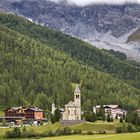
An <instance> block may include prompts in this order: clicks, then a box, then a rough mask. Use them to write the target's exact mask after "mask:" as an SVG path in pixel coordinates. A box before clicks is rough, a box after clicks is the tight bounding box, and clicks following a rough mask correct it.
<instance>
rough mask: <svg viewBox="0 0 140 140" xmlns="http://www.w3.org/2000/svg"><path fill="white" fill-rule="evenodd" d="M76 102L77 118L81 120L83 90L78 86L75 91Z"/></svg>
mask: <svg viewBox="0 0 140 140" xmlns="http://www.w3.org/2000/svg"><path fill="white" fill-rule="evenodd" d="M74 103H75V105H76V120H81V91H80V88H79V87H78V86H77V87H76V89H75V91H74Z"/></svg>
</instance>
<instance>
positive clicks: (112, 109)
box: [93, 105, 127, 118]
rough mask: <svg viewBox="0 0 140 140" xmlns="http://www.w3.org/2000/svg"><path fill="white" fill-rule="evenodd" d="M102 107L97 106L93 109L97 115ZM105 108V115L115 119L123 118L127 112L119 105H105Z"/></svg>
mask: <svg viewBox="0 0 140 140" xmlns="http://www.w3.org/2000/svg"><path fill="white" fill-rule="evenodd" d="M100 108H101V106H100V105H97V106H94V107H93V112H94V113H95V114H96V113H98V112H99V111H100ZM103 108H104V110H105V115H106V116H107V115H110V116H112V117H113V118H116V116H117V117H118V118H121V117H123V115H126V113H127V112H126V111H125V110H122V109H121V107H120V106H119V105H103Z"/></svg>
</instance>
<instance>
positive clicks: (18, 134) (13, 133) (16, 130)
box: [5, 127, 21, 138]
mask: <svg viewBox="0 0 140 140" xmlns="http://www.w3.org/2000/svg"><path fill="white" fill-rule="evenodd" d="M5 137H6V138H20V137H21V131H20V128H17V127H16V128H14V129H13V130H11V131H7V132H6V133H5Z"/></svg>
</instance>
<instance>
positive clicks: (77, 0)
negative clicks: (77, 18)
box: [51, 0, 140, 6]
mask: <svg viewBox="0 0 140 140" xmlns="http://www.w3.org/2000/svg"><path fill="white" fill-rule="evenodd" d="M51 1H54V2H60V1H68V2H69V3H71V4H76V5H79V6H85V5H90V4H102V3H107V4H124V3H126V2H130V3H140V0H51Z"/></svg>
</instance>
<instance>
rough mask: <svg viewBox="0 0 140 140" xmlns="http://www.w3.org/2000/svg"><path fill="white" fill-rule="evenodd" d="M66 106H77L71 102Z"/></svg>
mask: <svg viewBox="0 0 140 140" xmlns="http://www.w3.org/2000/svg"><path fill="white" fill-rule="evenodd" d="M66 106H75V103H74V102H72V101H70V102H69V103H68V104H66Z"/></svg>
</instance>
